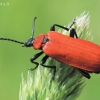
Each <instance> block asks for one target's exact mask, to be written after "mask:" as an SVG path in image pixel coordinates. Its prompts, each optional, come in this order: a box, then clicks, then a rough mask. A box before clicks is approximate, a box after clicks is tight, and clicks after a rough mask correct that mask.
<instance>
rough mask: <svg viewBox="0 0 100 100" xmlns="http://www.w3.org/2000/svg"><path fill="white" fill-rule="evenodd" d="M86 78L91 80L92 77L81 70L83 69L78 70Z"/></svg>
mask: <svg viewBox="0 0 100 100" xmlns="http://www.w3.org/2000/svg"><path fill="white" fill-rule="evenodd" d="M77 70H78V71H79V72H80V73H81V74H82V75H83V76H84V77H86V78H88V79H90V78H91V76H90V74H89V73H88V72H87V71H84V70H81V69H77Z"/></svg>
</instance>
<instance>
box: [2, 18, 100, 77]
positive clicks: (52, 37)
mask: <svg viewBox="0 0 100 100" xmlns="http://www.w3.org/2000/svg"><path fill="white" fill-rule="evenodd" d="M35 19H36V17H35V18H34V20H33V31H32V36H31V38H30V39H29V40H28V41H27V42H25V43H24V42H19V41H16V40H13V39H8V38H0V40H8V41H12V42H16V43H20V44H24V47H34V49H36V50H37V49H39V50H42V51H41V52H39V53H37V54H35V55H34V56H33V57H32V58H31V59H30V61H31V62H32V63H33V64H36V67H35V68H30V70H34V69H36V68H37V67H38V65H39V63H38V62H35V61H34V60H35V59H37V58H38V57H39V56H41V55H42V54H43V53H45V56H44V57H43V58H42V60H41V62H40V65H42V66H43V67H47V68H52V69H53V70H54V75H55V73H56V66H48V65H45V64H44V63H45V62H46V60H47V59H48V58H49V57H51V58H53V59H55V60H57V61H59V62H62V63H64V64H68V65H71V66H73V67H75V68H77V69H78V70H79V72H80V73H81V74H82V75H83V76H85V77H86V78H88V79H89V78H90V75H89V72H94V73H99V72H100V46H98V45H96V44H94V43H92V42H89V41H86V40H82V39H79V38H78V36H77V34H76V32H75V30H74V29H73V28H71V27H72V25H73V24H74V23H75V21H73V22H72V24H71V25H70V28H69V29H68V28H66V27H63V26H61V25H58V24H54V25H53V26H52V27H51V29H50V31H49V32H48V33H47V34H46V35H44V34H40V35H39V36H38V37H37V38H33V35H34V23H35ZM55 26H57V27H60V28H62V29H65V30H67V31H69V30H70V37H69V36H66V35H63V34H61V33H59V32H55ZM74 35H75V36H76V38H74Z"/></svg>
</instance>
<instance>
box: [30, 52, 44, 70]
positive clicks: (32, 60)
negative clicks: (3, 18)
mask: <svg viewBox="0 0 100 100" xmlns="http://www.w3.org/2000/svg"><path fill="white" fill-rule="evenodd" d="M42 54H43V51H42V52H39V53H37V54H35V55H34V56H33V57H32V58H31V59H30V61H31V63H33V64H35V65H36V67H35V68H29V70H31V71H33V70H34V69H36V68H37V67H38V65H39V63H38V62H34V60H35V59H37V58H38V57H39V56H41V55H42Z"/></svg>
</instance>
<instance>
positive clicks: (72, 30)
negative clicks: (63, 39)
mask: <svg viewBox="0 0 100 100" xmlns="http://www.w3.org/2000/svg"><path fill="white" fill-rule="evenodd" d="M74 35H75V36H76V38H78V36H77V33H76V31H75V29H74V28H71V29H70V37H73V38H74Z"/></svg>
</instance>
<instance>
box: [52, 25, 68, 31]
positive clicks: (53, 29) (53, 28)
mask: <svg viewBox="0 0 100 100" xmlns="http://www.w3.org/2000/svg"><path fill="white" fill-rule="evenodd" d="M56 26H57V27H60V28H62V29H65V30H67V31H69V28H67V27H64V26H61V25H58V24H53V25H52V26H51V28H50V31H55V27H56Z"/></svg>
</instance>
